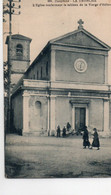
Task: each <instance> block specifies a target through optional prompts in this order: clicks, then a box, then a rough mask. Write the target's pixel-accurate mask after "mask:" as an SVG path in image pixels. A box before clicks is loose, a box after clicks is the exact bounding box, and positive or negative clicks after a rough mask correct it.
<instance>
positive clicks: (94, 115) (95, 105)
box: [89, 99, 104, 130]
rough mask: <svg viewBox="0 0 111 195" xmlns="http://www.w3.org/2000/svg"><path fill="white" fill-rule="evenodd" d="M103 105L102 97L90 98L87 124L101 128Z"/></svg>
mask: <svg viewBox="0 0 111 195" xmlns="http://www.w3.org/2000/svg"><path fill="white" fill-rule="evenodd" d="M103 113H104V107H103V100H102V99H91V101H90V104H89V126H90V127H92V128H94V127H95V128H97V129H98V130H103V122H104V114H103Z"/></svg>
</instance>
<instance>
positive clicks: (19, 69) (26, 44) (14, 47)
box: [6, 34, 32, 89]
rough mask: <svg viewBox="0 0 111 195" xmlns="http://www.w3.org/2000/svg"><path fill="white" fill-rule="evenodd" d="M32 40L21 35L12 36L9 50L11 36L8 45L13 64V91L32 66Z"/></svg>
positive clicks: (7, 40)
mask: <svg viewBox="0 0 111 195" xmlns="http://www.w3.org/2000/svg"><path fill="white" fill-rule="evenodd" d="M31 41H32V39H30V38H28V37H25V36H23V35H20V34H15V35H12V36H11V42H10V48H11V49H9V36H7V39H6V44H7V45H8V59H7V60H9V58H10V64H11V76H10V77H11V89H12V88H13V87H14V86H15V85H16V84H17V82H18V81H19V79H20V78H21V77H22V76H23V74H24V73H25V71H26V70H27V68H28V67H29V65H30V43H31Z"/></svg>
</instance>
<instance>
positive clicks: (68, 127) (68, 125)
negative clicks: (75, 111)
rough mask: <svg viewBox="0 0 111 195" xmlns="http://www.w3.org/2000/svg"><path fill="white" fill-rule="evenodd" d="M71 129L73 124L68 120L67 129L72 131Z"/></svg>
mask: <svg viewBox="0 0 111 195" xmlns="http://www.w3.org/2000/svg"><path fill="white" fill-rule="evenodd" d="M70 129H71V125H70V123H69V122H67V131H70Z"/></svg>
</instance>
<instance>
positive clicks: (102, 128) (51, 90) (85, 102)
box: [11, 20, 111, 136]
mask: <svg viewBox="0 0 111 195" xmlns="http://www.w3.org/2000/svg"><path fill="white" fill-rule="evenodd" d="M13 36H14V35H12V37H13ZM30 41H31V39H29V38H28V39H27V40H25V42H26V45H28V47H29V42H30ZM19 42H20V43H19V44H20V45H22V47H23V53H24V52H26V50H25V49H24V46H23V39H19ZM12 49H15V47H13V48H12ZM109 50H110V47H109V46H108V45H107V44H105V43H103V42H102V41H101V40H99V39H98V38H96V37H95V36H94V35H92V34H91V33H89V32H88V31H86V30H85V29H84V28H83V26H82V22H81V20H80V21H79V26H78V29H77V30H75V31H73V32H71V33H68V34H66V35H63V36H61V37H58V38H56V39H53V40H51V41H49V42H48V44H47V45H46V46H45V47H44V49H43V50H42V51H41V53H40V54H39V55H38V56H37V57H36V59H35V60H34V61H33V62H32V64H31V65H30V66H28V68H27V70H26V71H25V73H24V75H23V76H22V78H21V79H20V80H19V82H18V83H17V84H16V86H15V87H14V88H13V91H12V98H11V100H12V115H13V116H12V124H13V128H14V129H15V131H21V132H22V134H23V135H24V134H26V133H39V132H41V131H47V133H48V134H49V135H52V134H53V133H54V132H55V130H56V128H57V125H60V128H61V129H62V128H63V126H64V125H66V123H67V122H69V123H70V124H71V128H72V129H75V130H76V131H78V130H79V129H82V128H84V126H87V127H88V129H89V130H92V129H93V128H94V127H96V128H97V129H98V130H99V132H100V134H102V135H103V136H109V135H110V134H111V86H110V85H109V84H108V51H109ZM26 53H27V52H26ZM23 55H24V54H23ZM22 59H23V58H21V65H20V67H22V63H23V61H22ZM28 60H29V59H28ZM13 63H14V62H13ZM19 63H20V62H19ZM18 68H19V64H18ZM25 68H26V67H25ZM24 70H25V69H24Z"/></svg>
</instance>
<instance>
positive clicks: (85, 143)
mask: <svg viewBox="0 0 111 195" xmlns="http://www.w3.org/2000/svg"><path fill="white" fill-rule="evenodd" d="M83 146H84V149H85V148H86V146H88V148H89V147H90V142H89V133H88V130H87V126H85V128H84V133H83Z"/></svg>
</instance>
